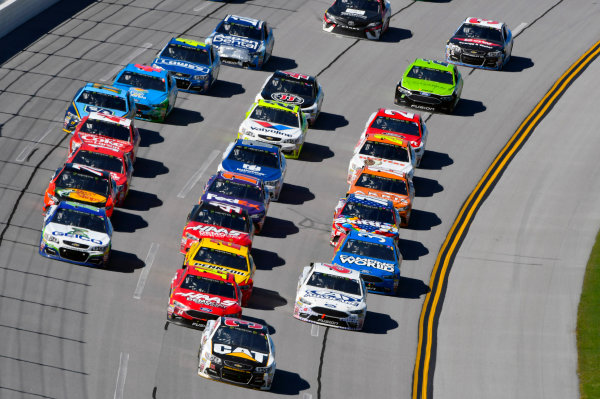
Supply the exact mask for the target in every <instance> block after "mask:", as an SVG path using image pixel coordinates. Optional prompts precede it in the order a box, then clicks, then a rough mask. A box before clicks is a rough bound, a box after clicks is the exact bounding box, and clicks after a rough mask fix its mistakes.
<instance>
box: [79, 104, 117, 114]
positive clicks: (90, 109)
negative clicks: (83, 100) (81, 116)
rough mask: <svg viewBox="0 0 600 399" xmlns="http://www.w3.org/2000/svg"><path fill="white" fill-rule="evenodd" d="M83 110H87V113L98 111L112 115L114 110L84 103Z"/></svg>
mask: <svg viewBox="0 0 600 399" xmlns="http://www.w3.org/2000/svg"><path fill="white" fill-rule="evenodd" d="M83 110H84V111H85V112H87V113H88V114H89V113H90V112H98V113H100V114H106V115H114V112H113V111H111V110H110V109H106V108H100V107H96V106H94V105H86V106H85V107H83Z"/></svg>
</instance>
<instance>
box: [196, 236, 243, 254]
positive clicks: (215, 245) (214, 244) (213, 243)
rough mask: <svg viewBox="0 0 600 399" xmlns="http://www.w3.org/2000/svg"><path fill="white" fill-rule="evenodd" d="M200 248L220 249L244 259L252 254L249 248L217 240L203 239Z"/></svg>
mask: <svg viewBox="0 0 600 399" xmlns="http://www.w3.org/2000/svg"><path fill="white" fill-rule="evenodd" d="M198 247H204V248H212V249H218V250H219V251H223V252H229V253H233V254H236V255H242V256H244V257H248V255H249V254H250V251H249V250H248V247H245V246H243V245H238V244H234V243H231V242H225V241H221V240H217V239H215V238H203V239H202V240H200V245H199V246H198Z"/></svg>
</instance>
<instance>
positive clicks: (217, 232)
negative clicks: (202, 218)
mask: <svg viewBox="0 0 600 399" xmlns="http://www.w3.org/2000/svg"><path fill="white" fill-rule="evenodd" d="M188 230H194V231H199V232H202V233H205V234H207V235H211V236H228V237H239V236H241V235H242V234H243V233H240V232H239V231H235V230H227V229H226V228H224V227H221V228H219V227H214V226H202V225H200V226H192V227H188Z"/></svg>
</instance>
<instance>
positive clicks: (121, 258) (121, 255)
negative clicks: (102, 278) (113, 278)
mask: <svg viewBox="0 0 600 399" xmlns="http://www.w3.org/2000/svg"><path fill="white" fill-rule="evenodd" d="M144 266H146V265H145V264H144V261H142V260H141V259H140V258H138V257H137V256H136V255H134V254H131V253H129V252H122V251H119V250H116V249H113V250H112V252H111V255H110V263H109V264H108V266H107V267H106V268H105V270H108V271H112V272H119V273H133V272H134V271H135V270H136V269H141V268H142V267H144Z"/></svg>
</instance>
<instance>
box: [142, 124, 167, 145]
mask: <svg viewBox="0 0 600 399" xmlns="http://www.w3.org/2000/svg"><path fill="white" fill-rule="evenodd" d="M138 130H139V132H140V138H141V140H140V147H150V146H151V145H152V144H158V143H162V142H163V141H165V139H164V137H163V136H161V135H160V133H159V132H157V131H155V130H148V129H142V128H138Z"/></svg>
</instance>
